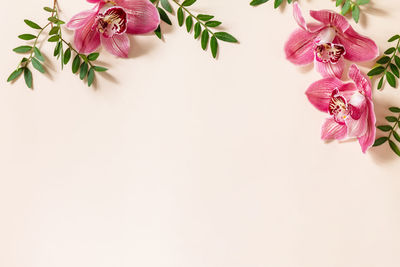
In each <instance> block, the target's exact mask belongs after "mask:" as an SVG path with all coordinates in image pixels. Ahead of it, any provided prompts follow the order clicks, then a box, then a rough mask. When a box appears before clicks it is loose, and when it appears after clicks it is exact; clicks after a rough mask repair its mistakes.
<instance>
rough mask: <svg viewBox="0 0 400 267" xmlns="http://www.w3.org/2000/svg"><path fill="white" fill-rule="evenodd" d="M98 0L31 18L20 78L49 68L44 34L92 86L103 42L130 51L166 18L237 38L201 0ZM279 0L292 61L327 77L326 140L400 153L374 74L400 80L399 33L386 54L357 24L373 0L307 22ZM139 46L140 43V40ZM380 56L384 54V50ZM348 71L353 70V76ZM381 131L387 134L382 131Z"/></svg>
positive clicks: (396, 121) (319, 93)
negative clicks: (68, 34)
mask: <svg viewBox="0 0 400 267" xmlns="http://www.w3.org/2000/svg"><path fill="white" fill-rule="evenodd" d="M87 2H89V3H91V4H93V7H92V8H91V9H89V10H85V11H82V12H80V13H78V14H76V15H75V16H73V17H72V18H70V19H69V20H63V18H61V16H60V13H61V12H60V7H59V3H58V1H57V0H54V1H53V2H52V5H51V6H50V7H44V8H43V9H44V12H47V13H48V19H47V21H45V22H41V23H40V22H36V21H32V20H30V19H25V20H24V22H25V24H26V25H27V26H28V27H29V28H30V31H29V32H27V33H23V34H21V35H19V36H18V38H19V39H21V40H23V41H26V44H23V45H21V46H18V47H16V48H14V49H13V50H14V52H16V53H18V54H21V55H22V59H21V60H20V61H19V62H18V64H17V67H16V69H15V70H14V71H12V73H11V74H10V76H9V77H8V80H7V81H8V82H14V81H15V80H16V79H18V78H19V77H20V76H23V79H24V81H25V84H26V86H27V87H28V88H33V73H32V70H33V69H35V71H38V72H39V73H45V72H46V67H45V59H46V60H47V58H49V57H45V56H43V54H42V51H41V50H40V47H41V46H40V45H39V44H41V43H42V42H47V43H50V44H52V45H53V47H54V48H53V53H52V54H53V55H52V56H53V57H54V58H55V59H56V60H57V61H59V64H60V68H61V69H65V68H66V67H67V65H70V66H69V67H68V68H70V69H71V71H72V73H73V74H76V76H78V77H79V78H80V79H81V80H83V81H85V82H86V83H87V85H88V86H91V85H92V84H93V82H94V81H95V77H96V75H99V74H100V73H101V72H105V71H107V68H105V67H103V66H101V64H99V63H98V61H97V59H98V58H99V56H100V52H99V48H100V47H103V48H104V50H105V51H107V52H108V53H111V54H113V55H115V56H116V57H119V58H128V57H129V52H130V50H131V46H130V38H129V35H136V34H148V36H149V37H151V36H152V35H153V36H156V37H158V38H160V39H162V38H163V31H162V29H163V24H169V25H173V24H174V23H173V22H172V20H171V17H172V16H176V19H177V24H178V25H179V26H180V27H183V28H184V30H185V31H187V32H188V33H189V34H192V35H193V37H194V39H198V40H199V41H200V47H201V48H202V49H203V50H208V49H209V50H210V51H211V56H212V57H213V58H217V55H218V53H219V45H220V42H228V43H238V40H237V39H236V38H235V37H234V36H233V35H232V34H230V33H228V32H226V31H222V30H218V29H219V26H220V25H221V24H222V22H220V21H219V20H217V19H216V18H215V16H214V15H210V14H207V13H199V14H197V13H195V12H193V11H192V10H191V7H192V6H193V5H194V4H195V3H196V0H183V1H179V0H87ZM267 2H269V0H253V1H251V2H250V5H251V6H259V5H262V4H266V3H267ZM271 2H273V6H274V8H278V7H280V6H281V5H282V4H283V3H285V4H287V5H290V6H291V7H292V8H293V17H294V20H295V21H296V22H297V24H298V28H297V29H295V30H294V31H293V32H292V33H291V34H290V35H289V37H288V41H287V42H286V43H285V44H284V52H285V54H286V58H287V60H288V61H290V62H291V63H293V64H295V65H309V64H313V65H314V69H315V71H316V72H318V73H319V74H320V75H321V79H320V80H318V81H314V82H313V83H311V85H310V86H309V87H308V88H307V89H306V96H307V98H308V100H309V102H310V103H311V104H312V105H313V106H314V107H315V108H316V109H317V110H319V111H322V112H324V113H326V114H327V115H326V116H327V118H326V120H325V121H324V122H323V123H322V130H321V138H322V139H323V140H344V139H357V140H358V142H359V144H360V146H361V151H362V152H364V153H365V152H366V151H367V150H368V149H370V148H371V147H373V146H380V145H383V144H386V143H387V144H388V148H390V149H391V150H392V151H393V152H394V153H395V154H397V155H398V156H399V157H400V149H399V144H400V134H399V128H400V108H398V107H390V108H389V112H388V116H387V117H386V118H385V119H386V121H387V124H386V125H376V117H375V112H374V102H373V98H372V91H373V90H374V88H373V85H372V81H376V82H377V85H376V88H377V90H382V89H383V88H385V87H387V85H388V86H390V87H393V88H396V87H397V86H398V79H399V78H400V71H399V69H400V57H399V54H400V35H394V36H392V37H390V39H389V40H388V48H387V49H386V50H385V51H384V52H383V55H382V56H380V57H379V55H380V53H379V50H378V46H377V45H376V43H375V42H374V41H373V40H372V39H370V38H369V37H366V36H363V35H360V34H359V33H358V32H357V28H353V26H352V25H351V24H350V23H351V20H349V19H348V18H352V20H353V21H354V22H355V23H358V22H359V20H360V13H361V12H362V10H363V7H364V6H367V5H368V4H369V2H370V0H336V1H333V2H332V3H333V5H336V7H337V8H340V9H341V14H339V13H336V12H334V11H331V10H319V11H314V10H312V11H310V13H309V14H310V16H311V17H312V19H313V21H312V22H306V20H305V18H304V17H303V14H302V11H301V8H300V5H299V3H298V2H297V1H296V0H286V1H285V0H271ZM65 28H67V29H69V30H73V31H74V38H73V40H67V39H66V38H65V37H64V36H63V31H64V30H65ZM133 49H134V48H133ZM378 57H379V58H378ZM374 61H375V62H376V64H375V66H374V67H373V68H372V69H371V70H370V71H369V72H368V73H366V74H364V73H363V72H362V71H361V70H360V69H359V67H358V66H357V65H356V64H357V63H359V62H374ZM346 76H348V77H346ZM377 129H378V130H379V133H386V136H383V137H379V138H376V134H377Z"/></svg>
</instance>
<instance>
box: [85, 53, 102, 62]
mask: <svg viewBox="0 0 400 267" xmlns="http://www.w3.org/2000/svg"><path fill="white" fill-rule="evenodd" d="M99 56H100V53H91V54H89V55H88V57H87V58H88V59H89V60H90V61H94V60H96V59H97V58H98V57H99Z"/></svg>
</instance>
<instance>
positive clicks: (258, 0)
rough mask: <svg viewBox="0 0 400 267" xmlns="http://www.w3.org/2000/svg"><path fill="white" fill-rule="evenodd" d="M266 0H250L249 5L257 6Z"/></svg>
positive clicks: (266, 0)
mask: <svg viewBox="0 0 400 267" xmlns="http://www.w3.org/2000/svg"><path fill="white" fill-rule="evenodd" d="M268 1H269V0H253V1H251V2H250V5H251V6H258V5H261V4H264V3H266V2H268Z"/></svg>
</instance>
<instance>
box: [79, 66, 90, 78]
mask: <svg viewBox="0 0 400 267" xmlns="http://www.w3.org/2000/svg"><path fill="white" fill-rule="evenodd" d="M87 72H88V64H87V63H86V62H83V63H82V64H81V71H80V73H79V78H80V79H81V80H83V79H85V77H86V74H87Z"/></svg>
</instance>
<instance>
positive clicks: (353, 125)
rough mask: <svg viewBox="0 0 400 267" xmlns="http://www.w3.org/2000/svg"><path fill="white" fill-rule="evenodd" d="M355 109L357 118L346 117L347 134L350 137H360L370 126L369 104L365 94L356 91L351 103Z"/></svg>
mask: <svg viewBox="0 0 400 267" xmlns="http://www.w3.org/2000/svg"><path fill="white" fill-rule="evenodd" d="M349 104H350V105H351V106H353V108H354V109H355V110H356V111H355V116H354V115H353V116H354V117H355V118H353V116H349V117H348V118H347V119H346V125H347V135H348V136H349V137H360V136H363V135H365V133H366V132H367V127H368V106H367V100H366V98H365V96H363V95H362V94H360V93H358V92H357V93H355V94H354V95H353V97H352V98H351V100H350V103H349Z"/></svg>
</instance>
